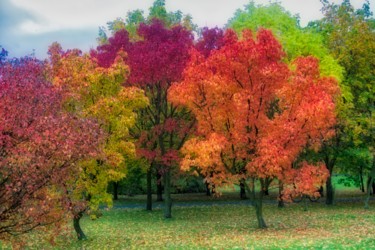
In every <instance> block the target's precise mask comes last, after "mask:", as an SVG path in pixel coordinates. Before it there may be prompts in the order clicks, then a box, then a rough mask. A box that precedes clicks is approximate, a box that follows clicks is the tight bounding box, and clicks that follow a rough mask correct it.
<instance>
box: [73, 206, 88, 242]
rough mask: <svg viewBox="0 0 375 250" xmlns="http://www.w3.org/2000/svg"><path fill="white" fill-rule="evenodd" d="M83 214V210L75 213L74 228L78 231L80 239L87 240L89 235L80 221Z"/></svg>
mask: <svg viewBox="0 0 375 250" xmlns="http://www.w3.org/2000/svg"><path fill="white" fill-rule="evenodd" d="M82 216H83V212H79V213H78V214H76V215H74V217H73V226H74V230H75V231H76V233H77V238H78V240H86V239H87V237H86V235H85V233H84V232H83V231H82V228H81V225H80V224H79V221H80V220H81V218H82Z"/></svg>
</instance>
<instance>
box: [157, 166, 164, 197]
mask: <svg viewBox="0 0 375 250" xmlns="http://www.w3.org/2000/svg"><path fill="white" fill-rule="evenodd" d="M156 201H163V183H162V181H161V174H160V173H159V171H158V169H157V170H156Z"/></svg>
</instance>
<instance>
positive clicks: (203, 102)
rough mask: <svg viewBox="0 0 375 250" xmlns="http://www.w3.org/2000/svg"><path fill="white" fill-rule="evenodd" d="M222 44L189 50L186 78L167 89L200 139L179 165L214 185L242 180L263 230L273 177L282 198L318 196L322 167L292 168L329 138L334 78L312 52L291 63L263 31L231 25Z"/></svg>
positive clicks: (304, 165)
mask: <svg viewBox="0 0 375 250" xmlns="http://www.w3.org/2000/svg"><path fill="white" fill-rule="evenodd" d="M223 41H224V45H223V46H222V47H221V48H220V49H218V50H216V51H212V52H211V54H210V55H209V56H208V57H207V58H206V57H205V56H204V55H202V54H201V53H199V52H198V51H196V50H193V51H192V56H191V60H190V62H189V64H188V67H187V69H186V70H185V71H184V74H183V80H182V81H181V82H177V83H175V84H173V85H172V87H171V88H170V90H169V93H168V97H169V99H170V100H171V102H172V103H173V104H174V105H184V106H186V107H187V108H188V109H189V110H191V111H192V112H193V114H194V115H195V117H196V119H197V123H198V124H197V127H198V128H197V129H198V134H199V136H198V137H196V138H193V139H190V140H188V141H187V142H186V144H185V146H184V147H183V149H182V153H183V154H184V155H185V157H184V159H183V160H182V163H181V167H182V168H183V169H189V168H190V167H192V166H197V167H199V168H200V169H201V171H203V172H206V173H212V175H211V176H210V175H208V174H206V176H210V177H209V178H207V179H208V180H209V181H210V182H211V183H213V184H215V185H222V184H228V183H232V184H233V183H235V184H238V183H239V181H240V180H243V179H244V180H246V181H245V182H244V184H245V186H246V189H247V191H248V193H249V195H250V197H251V198H252V199H253V202H254V206H255V211H256V215H257V220H258V226H259V227H260V228H264V227H266V223H265V221H264V218H263V214H262V197H263V195H264V188H265V187H266V186H267V184H268V183H269V182H270V180H271V179H273V178H277V179H279V180H282V181H283V182H284V183H285V185H286V188H285V190H284V198H285V197H286V196H288V195H294V194H296V193H303V194H309V195H317V193H316V188H317V187H319V185H321V184H322V183H323V182H324V181H325V179H326V178H327V175H328V173H327V170H326V168H325V167H324V165H323V164H319V165H318V166H312V165H310V164H309V163H307V162H301V163H300V164H299V166H298V167H299V168H298V169H296V168H292V165H293V163H294V162H295V160H296V158H297V156H298V155H299V154H300V152H301V151H302V150H303V149H304V148H305V147H306V146H307V147H310V148H315V149H317V148H319V146H320V144H321V141H322V140H324V139H327V138H329V137H331V136H332V134H333V131H332V130H331V127H332V126H333V125H334V123H335V113H334V109H335V105H334V102H333V95H335V94H337V89H338V88H337V83H336V81H335V80H334V79H333V78H329V77H321V76H320V72H319V64H318V60H317V59H315V58H313V57H300V58H297V59H295V60H294V61H293V63H292V65H291V66H290V68H289V67H288V65H287V64H286V63H285V60H284V58H285V54H284V52H283V50H282V46H281V45H280V43H279V42H278V41H277V40H276V39H275V37H274V36H273V35H272V33H271V32H270V31H268V30H264V29H260V30H259V31H258V33H257V35H256V38H255V37H254V36H253V35H252V33H251V32H250V31H245V32H244V33H243V34H242V39H239V38H238V37H237V35H236V34H235V33H234V32H233V31H232V30H228V31H227V32H226V34H225V38H224V40H223ZM294 165H295V164H294ZM243 168H245V169H246V171H238V170H239V169H243ZM257 187H259V190H258V188H257ZM257 190H258V191H257Z"/></svg>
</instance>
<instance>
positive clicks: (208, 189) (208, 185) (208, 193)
mask: <svg viewBox="0 0 375 250" xmlns="http://www.w3.org/2000/svg"><path fill="white" fill-rule="evenodd" d="M204 184H205V185H206V195H207V196H211V188H210V184H209V183H208V182H205V183H204Z"/></svg>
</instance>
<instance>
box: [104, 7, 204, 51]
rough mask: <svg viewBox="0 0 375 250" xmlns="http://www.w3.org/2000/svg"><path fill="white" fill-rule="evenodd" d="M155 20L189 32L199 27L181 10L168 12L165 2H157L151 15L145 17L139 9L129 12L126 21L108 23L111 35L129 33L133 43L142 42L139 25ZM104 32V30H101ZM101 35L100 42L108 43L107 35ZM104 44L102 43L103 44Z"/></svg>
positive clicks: (151, 8)
mask: <svg viewBox="0 0 375 250" xmlns="http://www.w3.org/2000/svg"><path fill="white" fill-rule="evenodd" d="M154 19H158V20H160V21H161V22H162V23H163V25H165V26H166V27H170V28H171V27H174V26H178V25H181V26H183V27H184V28H185V29H187V30H189V31H194V30H197V25H195V24H194V23H193V22H192V16H191V15H189V14H187V15H184V14H183V13H182V12H181V11H180V10H177V11H175V12H168V11H167V10H166V8H165V0H155V1H154V3H153V4H152V6H151V7H150V8H149V15H148V16H147V17H145V16H144V11H143V10H140V9H137V10H133V11H128V12H127V14H126V18H125V20H124V19H123V18H116V19H115V20H114V21H110V22H107V26H108V30H109V31H110V33H111V35H114V34H115V33H117V32H118V31H120V30H126V31H128V32H129V37H130V40H131V41H133V42H134V41H138V40H142V36H141V35H139V34H138V33H137V30H138V28H139V25H140V24H142V23H144V24H151V23H152V22H153V20H154ZM100 30H101V31H104V34H105V30H104V29H100ZM104 34H103V35H100V39H99V40H100V41H106V35H105V36H104ZM103 43H104V42H101V44H103Z"/></svg>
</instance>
